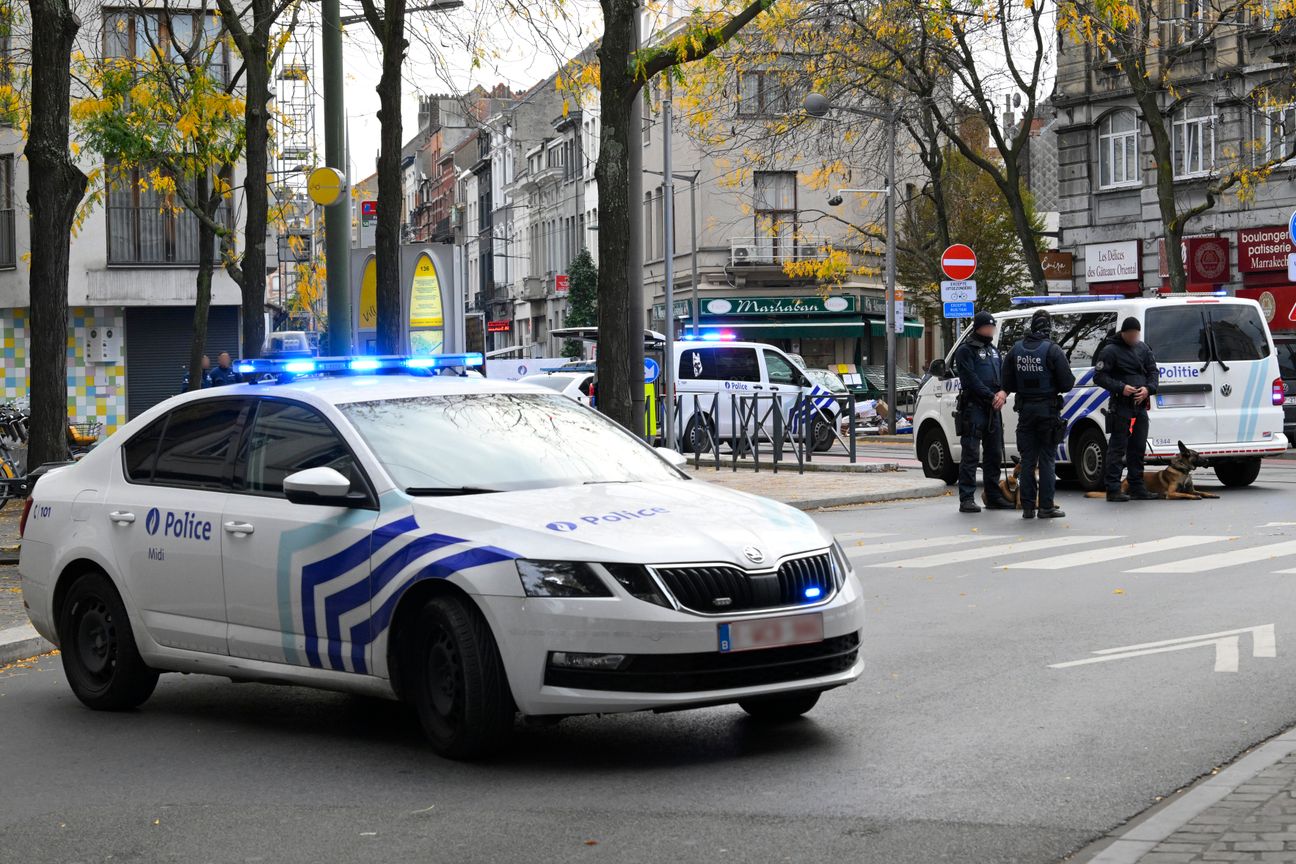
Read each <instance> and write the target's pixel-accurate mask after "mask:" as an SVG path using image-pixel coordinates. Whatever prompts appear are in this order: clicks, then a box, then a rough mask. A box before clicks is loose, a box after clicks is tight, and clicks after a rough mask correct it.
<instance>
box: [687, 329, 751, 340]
mask: <svg viewBox="0 0 1296 864" xmlns="http://www.w3.org/2000/svg"><path fill="white" fill-rule="evenodd" d="M737 338H738V336H737V334H735V333H733V332H732V331H729V330H704V331H702V332H701V333H685V334H684V335H683V336H681V337H680V341H681V342H731V341H733V340H735V339H737Z"/></svg>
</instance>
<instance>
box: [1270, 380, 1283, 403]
mask: <svg viewBox="0 0 1296 864" xmlns="http://www.w3.org/2000/svg"><path fill="white" fill-rule="evenodd" d="M1284 395H1285V392H1284V389H1283V380H1282V379H1281V378H1275V379H1274V382H1273V404H1275V405H1281V404H1283V396H1284Z"/></svg>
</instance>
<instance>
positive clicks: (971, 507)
mask: <svg viewBox="0 0 1296 864" xmlns="http://www.w3.org/2000/svg"><path fill="white" fill-rule="evenodd" d="M959 512H960V513H980V512H981V505H979V504H977V503H976V502H975V501H973V500H971V499H970V498H969V499H968V500H966V501H960V502H959Z"/></svg>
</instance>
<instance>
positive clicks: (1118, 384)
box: [1094, 318, 1160, 501]
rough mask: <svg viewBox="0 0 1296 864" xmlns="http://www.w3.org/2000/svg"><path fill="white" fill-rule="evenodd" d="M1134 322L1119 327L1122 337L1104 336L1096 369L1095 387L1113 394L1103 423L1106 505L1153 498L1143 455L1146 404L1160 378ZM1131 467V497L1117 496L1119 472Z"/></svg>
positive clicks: (1139, 329) (1120, 494)
mask: <svg viewBox="0 0 1296 864" xmlns="http://www.w3.org/2000/svg"><path fill="white" fill-rule="evenodd" d="M1141 335H1142V330H1141V328H1140V327H1139V322H1138V319H1137V318H1126V319H1125V320H1124V321H1123V322H1122V323H1121V329H1120V335H1119V336H1117V335H1115V334H1113V335H1111V336H1108V337H1107V339H1106V340H1105V341H1104V343H1103V347H1102V349H1101V350H1100V351H1099V352H1098V359H1097V361H1096V362H1095V363H1094V383H1095V384H1097V385H1098V386H1099V387H1101V388H1103V389H1104V390H1106V391H1107V392H1108V393H1110V394H1111V408H1110V409H1109V412H1108V415H1107V420H1108V423H1109V424H1111V425H1110V427H1109V430H1108V431H1109V432H1110V433H1111V439H1110V440H1109V441H1108V442H1107V476H1106V481H1107V500H1108V501H1128V500H1130V499H1131V498H1133V499H1134V500H1136V501H1146V500H1149V499H1152V498H1155V497H1157V496H1155V495H1153V494H1152V493H1151V492H1149V491H1148V490H1147V486H1146V485H1144V483H1143V454H1144V451H1145V450H1146V449H1147V436H1148V401H1149V400H1150V399H1151V397H1152V396H1153V395H1154V394H1155V393H1156V392H1157V383H1158V382H1159V381H1160V376H1159V374H1158V372H1157V364H1156V357H1154V356H1152V349H1151V348H1149V347H1148V346H1147V345H1146V344H1145V343H1144V342H1142V341H1140V339H1139V337H1140V336H1141ZM1126 465H1128V466H1129V494H1128V495H1126V494H1125V493H1124V492H1122V491H1121V469H1122V468H1124V467H1125V466H1126Z"/></svg>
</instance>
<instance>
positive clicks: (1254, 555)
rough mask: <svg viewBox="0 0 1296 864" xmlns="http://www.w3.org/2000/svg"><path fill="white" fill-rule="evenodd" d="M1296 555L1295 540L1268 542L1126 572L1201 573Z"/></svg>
mask: <svg viewBox="0 0 1296 864" xmlns="http://www.w3.org/2000/svg"><path fill="white" fill-rule="evenodd" d="M1288 555H1296V540H1286V541H1284V542H1282V543H1270V544H1269V545H1267V546H1252V547H1251V548H1249V549H1234V550H1232V551H1231V552H1220V553H1219V554H1216V555H1204V556H1202V557H1200V558H1185V559H1183V560H1182V561H1170V562H1167V563H1165V564H1151V565H1149V566H1147V567H1139V568H1137V569H1135V570H1126V571H1125V572H1126V573H1203V572H1205V571H1207V570H1219V569H1220V568H1222V567H1233V566H1235V565H1238V564H1251V563H1254V562H1256V561H1265V560H1268V559H1270V558H1285V557H1287V556H1288Z"/></svg>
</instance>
